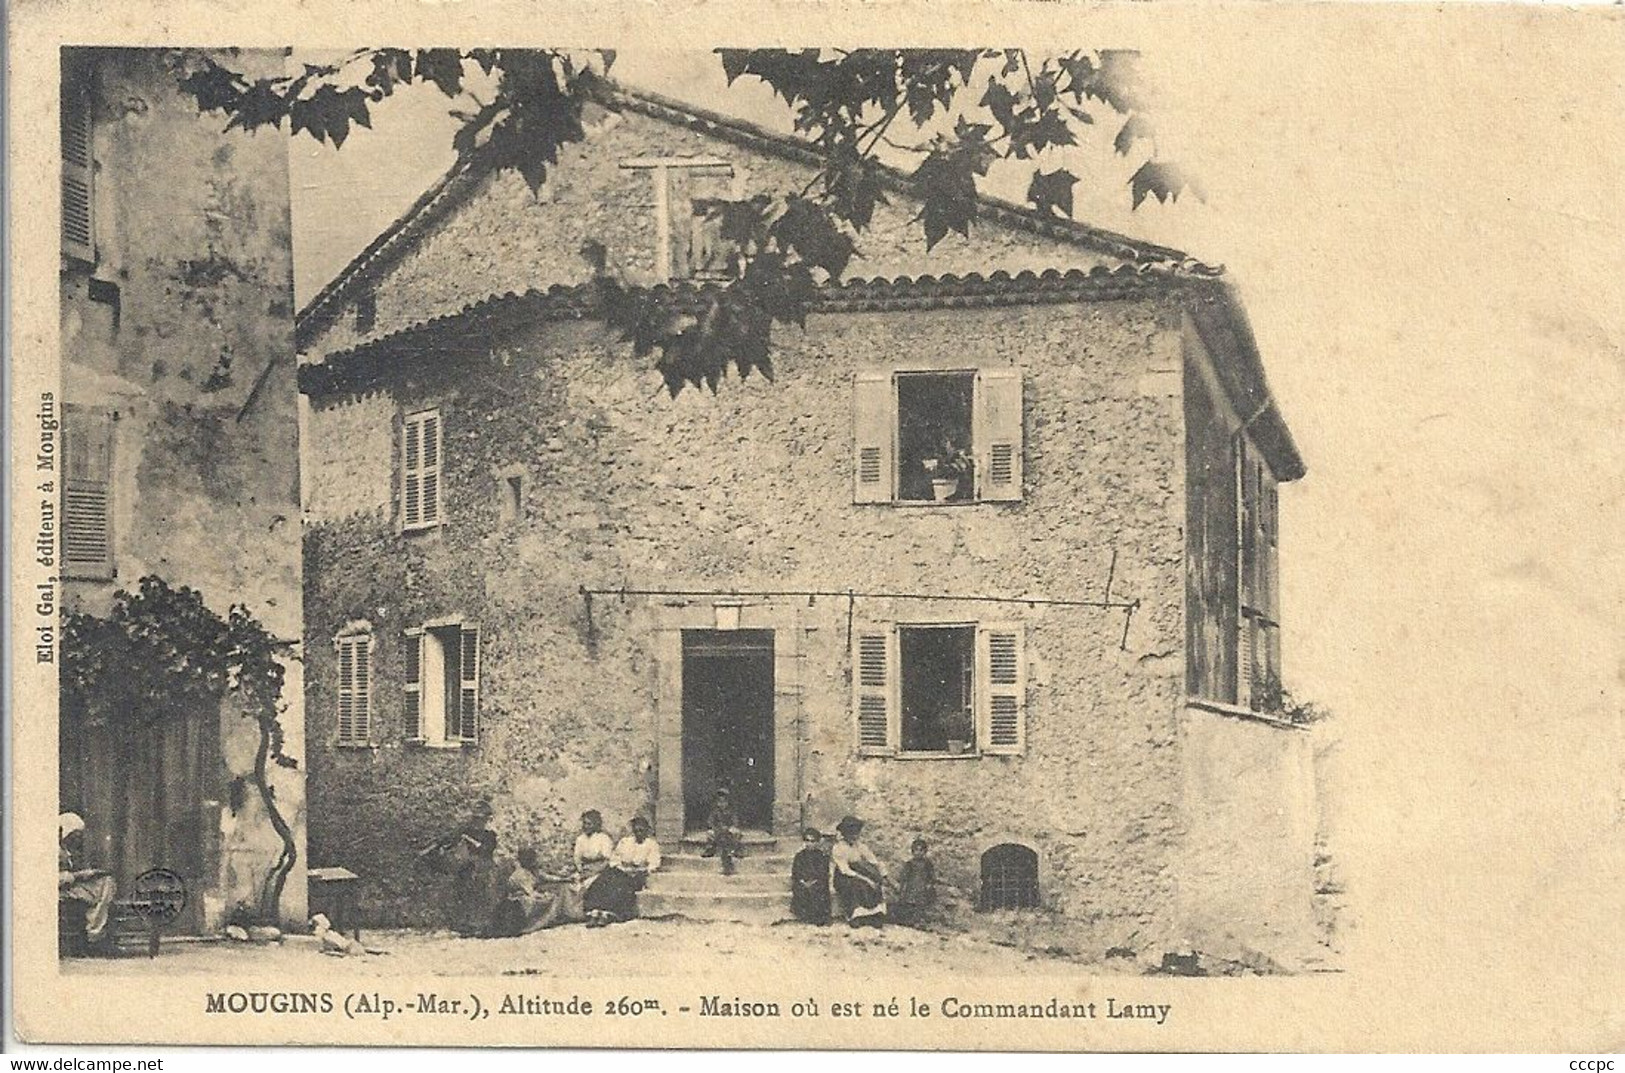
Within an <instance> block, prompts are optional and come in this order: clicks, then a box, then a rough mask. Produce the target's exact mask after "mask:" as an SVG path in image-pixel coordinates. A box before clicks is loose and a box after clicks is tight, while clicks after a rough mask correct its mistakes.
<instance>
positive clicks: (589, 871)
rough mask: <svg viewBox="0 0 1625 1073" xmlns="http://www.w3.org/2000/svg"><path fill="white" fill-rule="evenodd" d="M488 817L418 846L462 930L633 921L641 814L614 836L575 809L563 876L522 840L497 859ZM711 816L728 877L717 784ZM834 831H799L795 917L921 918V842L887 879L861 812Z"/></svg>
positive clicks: (738, 842)
mask: <svg viewBox="0 0 1625 1073" xmlns="http://www.w3.org/2000/svg"><path fill="white" fill-rule="evenodd" d="M490 821H491V807H490V804H489V803H488V802H482V803H480V804H479V805H478V806H477V807H476V809H475V812H474V815H473V818H472V819H471V820H470V821H469V823H467V824H465V825H464V826H463V827H461V828H459V829H458V830H456V831H454V832H452V833H451V834H449V835H448V836H446V837H445V838H442V839H439V840H437V841H435V842H434V843H431V844H430V845H429V846H426V847H425V848H424V849H423V850H422V851H420V852H419V854H418V856H419V858H420V859H421V860H423V861H424V862H425V863H426V864H427V865H428V866H429V867H430V869H431V870H433V871H436V872H440V873H442V874H449V875H450V876H451V877H452V899H451V910H452V914H451V915H452V921H451V923H452V928H453V930H455V931H457V932H459V933H460V934H463V935H477V936H490V937H496V936H515V935H528V934H529V933H531V932H534V931H540V930H541V929H543V928H552V927H557V926H559V925H563V924H578V923H584V924H586V925H587V926H588V927H604V926H607V925H609V924H615V923H619V922H621V921H626V920H631V919H633V918H634V917H636V916H637V915H638V892H639V891H641V890H642V889H643V888H644V885H645V884H646V883H647V881H648V878H649V876H650V874H651V873H653V872H655V871H657V870H658V869H659V868H660V844H659V843H658V842H656V841H655V839H654V836H653V834H652V828H651V826H650V823H649V821H648V819H647V818H645V817H643V816H635V817H633V818H632V821H631V823H630V824H629V825H628V826H629V833H628V834H627V835H625V836H624V837H623V838H621V840H620V841H619V842H617V841H615V840H613V839H612V838H611V837H610V835H609V834H608V832H606V831H605V830H604V820H603V816H602V815H601V814H600V813H599V812H598V811H597V810H596V809H592V810H589V811H587V812H584V813H582V814H581V833H580V834H578V835H577V836H576V840H575V846H574V848H573V851H572V853H571V860H572V862H573V865H574V867H573V870H572V871H571V872H569V873H568V874H550V873H548V872H544V871H543V870H542V869H541V867H540V863H539V857H538V855H537V852H536V850H535V849H534V848H533V847H529V846H526V847H524V848H522V849H520V850H519V851H518V852H517V853H516V854H515V856H514V860H513V861H512V862H511V863H507V864H499V863H498V860H497V836H496V834H495V833H494V832H493V831H492V830H491V829H490ZM710 824H711V830H710V834H709V838H708V840H707V844H706V848H705V850H704V856H707V857H717V858H720V863H721V870H722V872H723V874H725V875H731V874H733V872H734V868H735V865H734V862H735V860H736V859H737V858H738V857H739V856H740V855H741V854H742V853H743V840H742V838H741V837H740V831H739V829H738V827H737V825H736V823H735V820H734V814H733V811H732V806H731V805H730V804H729V802H728V794H727V792H726V791H725V790H724V791H720V792H719V793H718V795H717V803H716V805H715V806H714V807H713V809H712V811H711V815H710ZM835 830H836V832H837V834H838V835H839V837H830V836H826V835H824V834H823V833H822V832H821V831H818V830H817V829H816V828H808V829H807V830H806V831H805V832H804V833H803V845H802V849H801V850H800V852H798V853H797V854H796V856H795V859H794V860H793V861H792V862H791V866H790V908H791V912H792V913H793V914H794V915H795V917H796V919H798V920H801V921H805V922H807V923H810V924H828V923H830V922H831V920H832V919H834V918H835V917H836V915H837V914H838V915H839V919H842V920H845V921H846V922H847V923H848V924H850V925H851V926H852V927H871V926H872V927H878V926H880V925H881V924H883V923H885V922H887V921H888V920H890V921H894V922H897V923H901V924H920V923H922V922H923V921H924V920H925V918H926V917H927V916H928V915H929V913H930V910H931V907H932V905H933V904H934V903H935V900H936V866H935V865H934V864H932V862H931V858H930V857H929V856H928V855H927V850H928V848H929V847H927V845H926V843H925V840H924V839H918V838H917V839H915V840H914V843H913V845H912V846H911V847H910V856H909V859H908V861H906V862H905V863H904V864H903V866H902V868H901V869H899V872H898V875H897V878H896V880H895V882H894V881H892V880H890V879H888V877H887V875H886V872H885V869H884V868H883V867H882V866H881V863H880V859H879V858H878V857H876V856H875V853H874V851H873V850H871V849H870V848H869V846H868V845H867V844H866V843H865V842H864V841H863V839H862V834H863V821H862V820H859V819H858V818H857V817H855V816H847V817H846V818H844V819H842V820H841V822H840V823H839V824H837V825H836V827H835Z"/></svg>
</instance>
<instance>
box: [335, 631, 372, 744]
mask: <svg viewBox="0 0 1625 1073" xmlns="http://www.w3.org/2000/svg"><path fill="white" fill-rule="evenodd" d="M333 648H334V651H335V652H336V654H337V656H338V661H339V693H338V718H337V723H338V743H339V744H340V745H369V744H371V742H372V634H371V633H370V632H369V631H367V630H364V629H363V630H354V631H347V632H345V633H341V634H339V635H338V636H337V637H335V638H334V639H333Z"/></svg>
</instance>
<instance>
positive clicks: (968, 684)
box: [852, 623, 1027, 757]
mask: <svg viewBox="0 0 1625 1073" xmlns="http://www.w3.org/2000/svg"><path fill="white" fill-rule="evenodd" d="M973 632H974V638H973V639H972V637H971V635H972V633H973ZM956 635H964V636H965V638H966V639H965V641H964V644H963V649H962V650H963V656H962V657H961V656H959V655H956V654H955V644H954V638H955V636H956ZM973 643H974V656H973V654H972V644H973ZM1025 667H1026V662H1025V654H1024V652H1023V647H1022V628H1021V626H1020V625H1018V624H1015V623H982V624H980V625H974V626H972V625H962V624H954V623H941V624H937V623H928V624H915V623H910V624H907V625H886V626H877V627H871V628H868V629H864V630H861V631H859V632H857V633H855V634H854V635H853V640H852V710H853V719H854V722H855V725H856V739H857V749H858V752H859V754H860V755H867V756H891V755H896V756H904V757H907V756H921V755H926V756H939V755H950V756H951V755H959V754H964V755H970V749H969V746H971V745H972V744H973V743H974V747H975V752H976V753H980V754H983V755H995V756H997V755H1018V754H1020V753H1022V752H1024V751H1025V749H1026V745H1027V725H1026V724H1027V712H1026V673H1025ZM961 668H962V670H961ZM905 724H906V725H905ZM959 727H963V730H960V729H958V728H959Z"/></svg>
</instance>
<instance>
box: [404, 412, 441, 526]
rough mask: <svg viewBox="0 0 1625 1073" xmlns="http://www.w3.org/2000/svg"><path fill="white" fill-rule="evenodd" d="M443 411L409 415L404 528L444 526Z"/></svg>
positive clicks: (405, 437)
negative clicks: (441, 468) (442, 502)
mask: <svg viewBox="0 0 1625 1073" xmlns="http://www.w3.org/2000/svg"><path fill="white" fill-rule="evenodd" d="M440 448H441V430H440V411H439V410H422V411H419V412H418V413H415V414H408V415H407V416H406V420H405V421H404V422H403V423H402V428H401V474H402V481H401V525H402V527H403V528H406V529H426V528H429V527H431V526H436V525H439V524H440V523H441V520H442V513H441V509H440V457H441V454H440Z"/></svg>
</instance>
